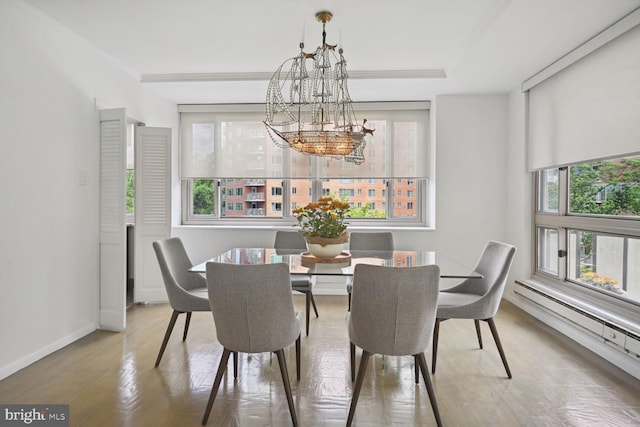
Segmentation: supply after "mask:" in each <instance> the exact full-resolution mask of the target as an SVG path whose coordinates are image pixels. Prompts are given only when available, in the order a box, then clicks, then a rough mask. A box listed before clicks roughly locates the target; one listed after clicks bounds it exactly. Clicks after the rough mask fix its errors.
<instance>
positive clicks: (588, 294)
mask: <svg viewBox="0 0 640 427" xmlns="http://www.w3.org/2000/svg"><path fill="white" fill-rule="evenodd" d="M581 163H583V162H581ZM548 169H557V170H558V210H557V212H548V211H547V212H545V211H542V210H541V203H540V201H541V200H542V198H541V197H542V194H541V187H542V177H541V175H542V174H543V173H544V172H545V171H546V170H548ZM548 169H543V170H538V171H534V172H533V173H532V186H533V188H534V192H533V201H534V203H533V220H532V272H533V274H532V276H533V278H534V279H537V280H540V281H541V282H544V283H547V284H550V285H552V286H554V287H556V288H557V289H559V290H565V291H569V292H570V293H572V294H574V295H577V296H580V297H584V298H586V299H587V300H590V301H593V302H596V303H602V304H605V305H611V307H615V308H617V309H622V310H625V311H626V310H632V311H637V310H638V307H640V301H634V300H631V299H628V298H624V297H622V296H619V295H615V294H613V293H609V292H605V291H602V290H599V289H597V288H595V287H593V286H590V285H587V284H583V283H580V282H578V281H575V280H571V279H570V278H569V274H568V267H569V266H568V263H569V257H568V256H567V251H568V250H569V240H568V234H569V230H580V231H586V232H593V233H597V234H602V235H611V236H616V237H629V238H640V218H638V217H612V216H606V215H595V214H578V213H571V212H569V168H568V167H559V168H548ZM539 227H545V228H552V229H557V231H558V251H559V252H564V253H563V254H561V253H559V254H557V257H558V274H557V275H553V274H550V273H549V272H546V271H543V270H539V269H538V266H539V262H540V260H539V258H538V256H539V251H538V249H539V248H540V245H541V242H540V241H539V239H538V228H539Z"/></svg>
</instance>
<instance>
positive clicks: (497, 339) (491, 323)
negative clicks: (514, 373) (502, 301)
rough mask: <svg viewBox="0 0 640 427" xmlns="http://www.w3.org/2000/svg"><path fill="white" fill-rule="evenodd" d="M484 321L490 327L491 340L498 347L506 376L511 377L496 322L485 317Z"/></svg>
mask: <svg viewBox="0 0 640 427" xmlns="http://www.w3.org/2000/svg"><path fill="white" fill-rule="evenodd" d="M485 322H487V323H488V324H489V328H490V329H491V334H492V335H493V340H494V341H495V342H496V346H497V347H498V352H499V353H500V358H501V359H502V364H503V365H504V369H505V370H506V371H507V377H509V379H511V370H510V369H509V364H508V363H507V356H505V354H504V350H503V349H502V343H501V342H500V336H499V335H498V330H497V329H496V324H495V322H494V321H493V318H491V319H485Z"/></svg>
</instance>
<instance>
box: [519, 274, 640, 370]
mask: <svg viewBox="0 0 640 427" xmlns="http://www.w3.org/2000/svg"><path fill="white" fill-rule="evenodd" d="M515 284H516V286H515V287H514V292H515V293H516V294H518V295H521V296H523V297H524V298H526V299H528V300H529V301H531V302H533V303H535V304H537V305H539V306H541V307H543V308H545V309H546V310H549V311H551V312H552V313H555V314H557V315H559V316H561V317H563V318H565V319H566V320H569V321H570V322H572V323H573V324H574V325H577V326H580V327H581V328H583V329H586V330H587V331H589V332H591V333H592V334H594V335H596V336H597V337H600V338H602V339H603V340H604V341H605V342H607V343H609V344H613V345H614V346H615V347H617V348H618V349H619V350H621V351H624V352H626V353H627V354H629V355H630V356H635V358H637V359H638V360H640V335H638V334H636V333H634V332H632V331H630V330H629V329H628V328H625V327H624V326H623V325H620V324H616V322H615V321H612V320H610V319H605V318H604V317H600V316H598V315H596V314H594V313H593V312H588V311H587V310H586V309H584V308H582V307H579V306H578V305H575V304H571V303H570V302H567V301H566V300H563V299H561V298H559V297H558V296H555V295H553V294H551V293H548V292H544V291H543V290H540V289H538V288H536V287H533V286H531V285H529V284H527V283H523V282H520V281H516V282H515Z"/></svg>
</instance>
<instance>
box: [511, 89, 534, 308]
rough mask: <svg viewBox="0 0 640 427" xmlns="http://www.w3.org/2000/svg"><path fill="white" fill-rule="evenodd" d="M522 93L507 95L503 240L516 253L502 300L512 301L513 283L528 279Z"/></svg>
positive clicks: (528, 229) (527, 177)
mask: <svg viewBox="0 0 640 427" xmlns="http://www.w3.org/2000/svg"><path fill="white" fill-rule="evenodd" d="M525 105H526V98H525V94H523V93H522V91H521V90H520V89H515V90H514V91H512V92H511V93H510V94H509V117H508V122H509V126H508V131H509V143H508V144H507V162H506V164H505V172H506V179H507V221H506V224H507V239H508V241H509V242H510V243H511V244H513V245H515V246H516V248H518V249H517V254H516V257H515V259H514V262H513V266H512V267H511V274H510V277H511V280H509V281H508V282H507V289H506V291H505V294H504V296H505V298H506V299H509V300H510V301H512V302H514V300H513V298H512V297H513V293H512V290H513V280H515V279H524V278H529V277H531V267H532V265H531V257H532V253H531V251H532V242H531V240H532V227H531V220H532V218H531V215H532V209H533V207H532V190H533V188H532V185H531V184H532V183H531V175H530V174H529V173H528V172H527V167H526V151H527V150H526V142H525V141H526V139H525V112H526V108H525Z"/></svg>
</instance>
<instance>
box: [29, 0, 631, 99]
mask: <svg viewBox="0 0 640 427" xmlns="http://www.w3.org/2000/svg"><path fill="white" fill-rule="evenodd" d="M24 1H25V2H26V3H29V4H30V5H31V6H33V7H34V8H36V9H38V10H39V11H40V12H41V13H43V14H45V15H47V16H48V17H50V18H52V19H53V20H55V21H57V22H59V23H60V24H61V25H62V26H64V27H67V28H68V29H70V30H71V31H73V32H75V33H77V34H79V35H80V36H81V37H83V38H84V39H86V40H88V41H89V42H90V43H91V44H93V45H95V46H96V47H97V48H99V49H101V50H103V51H105V52H106V53H107V54H109V55H110V56H111V57H113V58H114V59H115V60H117V61H118V62H120V63H121V64H124V66H125V67H127V68H128V69H130V70H131V71H132V72H133V73H134V75H136V76H137V77H138V78H139V79H140V80H141V81H142V82H143V84H144V85H145V86H148V87H149V88H151V89H153V90H155V91H157V92H158V93H160V94H161V95H163V96H164V97H166V98H168V99H171V100H172V101H174V102H176V103H178V104H192V103H197V104H201V103H236V102H240V103H249V102H264V100H265V93H266V87H267V81H266V79H265V78H268V76H270V74H271V73H273V71H275V69H276V68H277V67H278V66H279V65H280V64H281V63H282V62H283V61H284V60H285V59H287V58H290V57H293V56H296V55H297V54H298V52H299V48H298V43H299V42H300V40H301V39H302V37H303V34H304V41H305V45H306V48H305V51H307V52H310V51H313V50H314V49H315V47H316V46H317V45H318V44H320V43H321V41H322V24H320V23H319V22H317V21H316V19H315V14H316V12H318V11H321V10H329V11H331V12H332V13H333V15H334V16H333V19H332V20H331V22H329V23H327V26H326V31H327V42H328V43H332V44H335V43H340V42H341V43H342V45H343V47H344V52H345V58H346V59H347V61H348V64H349V70H350V71H351V72H352V78H351V79H350V81H349V89H350V92H351V96H352V98H353V99H354V100H355V101H389V100H426V99H432V97H433V96H434V95H437V94H443V93H447V94H452V93H505V92H509V91H511V90H513V89H516V88H519V87H520V84H521V83H522V82H523V81H524V80H526V79H527V78H529V77H531V76H532V75H533V74H535V73H537V72H538V71H540V70H541V69H543V68H544V67H546V66H547V65H549V64H550V63H552V62H554V61H555V60H557V59H558V58H560V57H561V56H563V55H564V54H565V53H567V52H569V51H570V50H572V49H574V48H576V47H577V46H579V45H580V44H582V43H583V42H585V41H587V40H588V39H589V38H591V37H593V36H594V35H596V34H597V33H599V32H601V31H602V30H604V29H605V28H607V27H609V26H610V25H611V24H613V23H614V22H616V21H618V20H619V19H621V18H622V17H624V16H626V15H627V14H629V13H630V12H632V11H633V10H635V9H637V8H638V7H640V0H395V1H393V2H391V1H389V0H349V1H345V0H271V1H267V0H261V1H259V0H245V1H241V0H188V1H184V0H109V1H104V0H24ZM406 72H411V73H410V74H411V75H412V76H413V75H417V77H416V76H413V77H411V78H408V79H406V78H404V79H401V78H397V77H398V74H402V73H406ZM442 75H445V76H446V77H442Z"/></svg>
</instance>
